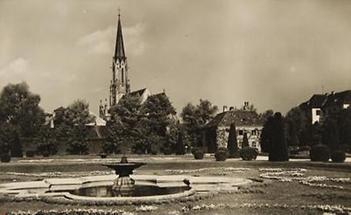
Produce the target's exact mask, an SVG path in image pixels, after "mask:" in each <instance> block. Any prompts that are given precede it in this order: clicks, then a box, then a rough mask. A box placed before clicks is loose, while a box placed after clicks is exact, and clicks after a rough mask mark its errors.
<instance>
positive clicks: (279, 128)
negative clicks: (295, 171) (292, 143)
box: [269, 112, 289, 161]
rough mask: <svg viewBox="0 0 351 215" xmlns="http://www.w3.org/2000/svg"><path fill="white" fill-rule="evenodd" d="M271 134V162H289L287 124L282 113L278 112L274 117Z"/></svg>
mask: <svg viewBox="0 0 351 215" xmlns="http://www.w3.org/2000/svg"><path fill="white" fill-rule="evenodd" d="M272 131H273V132H272V133H271V137H270V139H271V146H270V147H269V148H270V151H269V161H288V160H289V155H288V147H287V144H286V136H285V135H286V134H285V124H284V119H283V117H282V115H281V113H279V112H277V113H275V114H274V116H273V121H272Z"/></svg>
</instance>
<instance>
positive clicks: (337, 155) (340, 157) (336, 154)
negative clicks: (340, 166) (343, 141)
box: [330, 150, 346, 163]
mask: <svg viewBox="0 0 351 215" xmlns="http://www.w3.org/2000/svg"><path fill="white" fill-rule="evenodd" d="M330 157H331V160H332V161H333V162H335V163H343V162H345V159H346V154H345V151H343V150H336V151H333V152H332V153H331V155H330Z"/></svg>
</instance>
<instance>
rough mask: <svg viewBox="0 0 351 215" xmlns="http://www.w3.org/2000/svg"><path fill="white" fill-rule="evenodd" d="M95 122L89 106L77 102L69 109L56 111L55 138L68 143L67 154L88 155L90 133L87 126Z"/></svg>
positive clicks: (81, 101)
mask: <svg viewBox="0 0 351 215" xmlns="http://www.w3.org/2000/svg"><path fill="white" fill-rule="evenodd" d="M93 121H94V116H92V115H91V114H90V112H89V104H88V103H87V102H86V101H84V100H79V99H78V100H75V101H74V102H73V103H72V104H71V105H69V106H68V107H67V108H64V107H61V108H59V109H57V110H56V111H55V118H54V124H55V128H54V132H55V137H56V138H57V140H61V141H64V142H66V143H68V148H67V152H69V153H70V154H86V153H87V152H88V146H87V142H86V141H87V136H88V133H89V130H88V128H87V126H86V125H87V124H88V123H91V122H93Z"/></svg>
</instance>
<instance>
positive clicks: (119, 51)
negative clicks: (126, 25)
mask: <svg viewBox="0 0 351 215" xmlns="http://www.w3.org/2000/svg"><path fill="white" fill-rule="evenodd" d="M125 58H126V55H125V52H124V43H123V34H122V24H121V19H120V15H119V14H118V26H117V36H116V47H115V55H114V59H115V60H116V59H125Z"/></svg>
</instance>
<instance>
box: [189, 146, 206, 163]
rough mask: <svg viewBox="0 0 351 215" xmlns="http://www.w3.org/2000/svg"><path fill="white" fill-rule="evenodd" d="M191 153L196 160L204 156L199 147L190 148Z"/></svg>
mask: <svg viewBox="0 0 351 215" xmlns="http://www.w3.org/2000/svg"><path fill="white" fill-rule="evenodd" d="M191 153H192V154H193V155H194V158H195V159H196V160H201V159H203V158H204V150H203V149H202V148H200V147H194V148H193V149H192V150H191Z"/></svg>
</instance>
